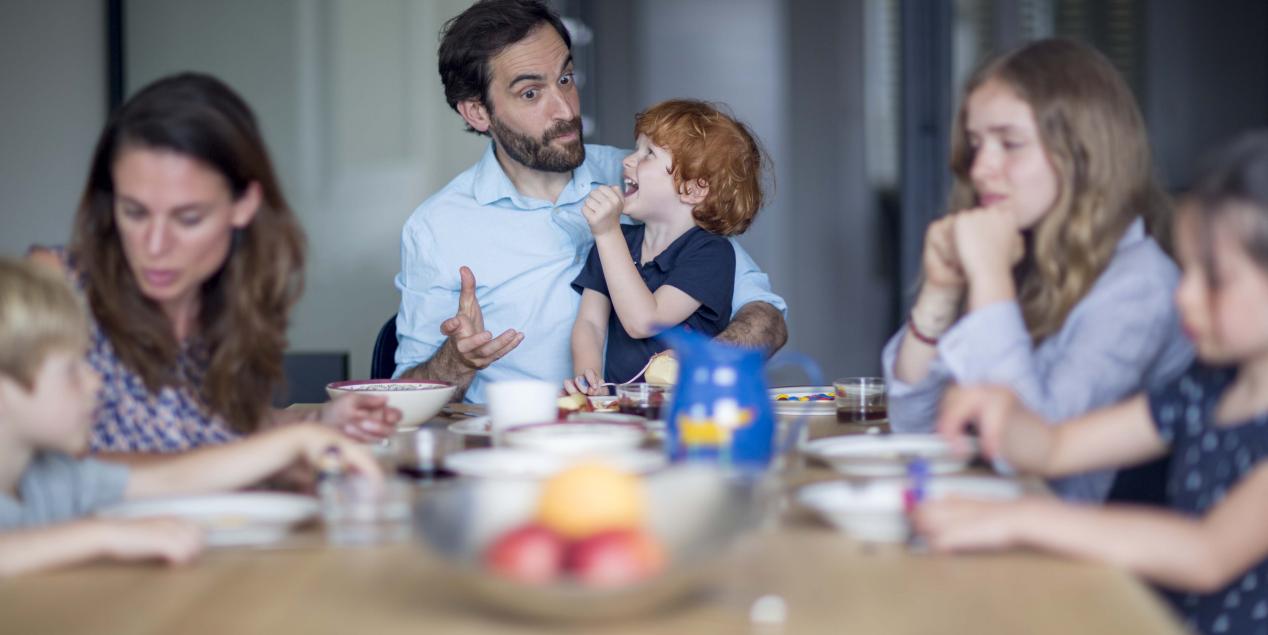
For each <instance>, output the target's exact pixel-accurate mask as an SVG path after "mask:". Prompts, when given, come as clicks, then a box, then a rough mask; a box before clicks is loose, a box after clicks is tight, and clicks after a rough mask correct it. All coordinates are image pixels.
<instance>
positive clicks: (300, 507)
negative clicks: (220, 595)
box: [97, 492, 320, 547]
mask: <svg viewBox="0 0 1268 635" xmlns="http://www.w3.org/2000/svg"><path fill="white" fill-rule="evenodd" d="M318 511H320V507H319V506H318V504H317V500H316V499H313V498H310V497H308V496H299V495H297V494H281V493H276V492H237V493H232V494H211V495H206V496H185V497H180V498H155V499H150V500H138V501H128V502H125V503H119V504H118V505H111V506H110V507H107V508H105V509H102V510H100V511H99V512H97V515H99V516H102V517H105V518H155V517H160V516H168V517H178V518H184V519H187V520H189V521H192V522H194V523H196V524H198V525H199V526H200V527H202V528H203V531H204V532H205V533H204V536H203V538H204V540H205V541H206V543H207V545H208V546H211V547H227V546H243V545H264V544H269V543H273V542H278V541H280V540H282V539H283V538H285V537H286V536H287V535H288V534H289V533H290V531H291V529H292V528H293V527H295V526H296V525H298V524H300V523H302V522H304V521H307V520H309V519H311V518H313V517H315V516H317V513H318Z"/></svg>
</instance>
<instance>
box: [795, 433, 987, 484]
mask: <svg viewBox="0 0 1268 635" xmlns="http://www.w3.org/2000/svg"><path fill="white" fill-rule="evenodd" d="M803 449H804V451H805V452H806V454H808V455H810V456H812V457H814V458H816V459H819V460H820V461H823V462H824V463H827V464H829V465H831V466H832V467H833V468H834V469H836V471H838V472H840V473H842V474H846V475H849V476H903V475H905V474H906V473H907V463H908V462H909V461H910V460H911V459H912V458H914V457H920V458H923V459H925V460H926V461H928V462H929V472H930V473H931V474H947V473H950V472H958V471H960V470H963V469H964V467H965V466H966V465H968V463H969V459H970V458H971V457H970V456H957V455H956V454H955V453H954V452H952V450H951V446H950V445H949V444H947V442H946V441H945V440H944V439H942V437H939V436H937V435H934V434H884V435H854V436H840V437H828V438H825V439H816V440H814V441H811V442H809V443H807V444H806V445H805V446H803Z"/></svg>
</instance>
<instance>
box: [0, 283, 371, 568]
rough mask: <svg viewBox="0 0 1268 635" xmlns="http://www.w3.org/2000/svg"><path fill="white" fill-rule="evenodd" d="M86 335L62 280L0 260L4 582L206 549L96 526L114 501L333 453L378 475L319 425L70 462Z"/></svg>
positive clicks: (221, 483)
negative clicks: (168, 453) (172, 450)
mask: <svg viewBox="0 0 1268 635" xmlns="http://www.w3.org/2000/svg"><path fill="white" fill-rule="evenodd" d="M87 336H88V331H87V322H86V319H85V317H84V313H83V310H82V308H81V307H80V306H79V303H78V301H77V300H76V298H75V296H74V294H73V293H72V291H71V290H70V289H69V288H68V287H67V286H66V284H65V283H64V282H63V281H62V280H60V279H59V278H57V277H56V276H55V275H54V274H52V273H50V272H46V271H44V270H42V269H40V268H38V267H36V266H33V265H30V264H25V263H19V262H15V261H12V260H5V259H0V576H4V575H13V574H17V573H23V572H27V571H33V570H39V569H46V568H51V567H55V566H61V565H67V564H72V563H77V562H84V561H88V560H95V559H98V558H112V559H120V560H135V559H155V558H157V559H161V560H165V561H167V562H171V563H182V562H187V561H189V560H191V559H192V558H193V557H194V556H196V555H197V554H198V552H199V551H200V550H201V547H202V538H201V534H200V532H199V530H198V529H197V527H195V526H193V525H191V524H189V523H187V522H184V521H180V520H175V519H150V520H105V519H96V518H92V514H93V513H94V512H95V511H96V510H97V509H100V508H101V507H103V506H106V505H110V504H112V503H115V502H118V501H121V500H127V499H136V498H146V497H152V496H163V495H175V494H196V493H203V492H212V491H217V490H229V489H235V488H239V487H243V486H245V485H249V484H251V483H255V482H257V481H259V480H261V479H263V478H266V477H268V476H271V475H273V474H275V473H277V472H278V471H280V470H282V469H283V468H286V467H288V466H290V465H291V464H293V463H296V462H300V461H307V462H308V463H310V464H311V463H312V462H314V461H315V460H316V459H317V458H318V457H319V456H321V455H323V454H324V453H326V452H327V450H328V449H329V448H331V447H335V448H338V449H339V452H338V454H339V455H341V456H342V457H344V460H345V461H347V463H348V466H349V467H350V468H352V469H354V470H356V471H358V472H361V473H363V474H365V475H366V476H368V477H369V478H371V479H374V480H377V479H379V478H381V475H380V473H379V470H378V467H377V465H376V464H375V462H374V460H373V458H372V457H371V456H370V455H369V453H368V452H366V450H365V449H364V448H362V447H360V446H358V445H357V444H356V443H354V442H352V441H349V440H347V439H345V438H343V437H342V436H340V435H339V434H337V433H335V432H333V431H330V430H327V429H325V428H322V427H320V426H316V425H302V426H301V425H297V426H289V427H284V428H278V429H274V430H271V431H269V432H265V433H262V434H258V435H255V436H253V437H251V438H249V439H246V440H244V441H240V442H238V443H234V444H230V445H224V446H218V447H211V448H206V449H202V450H197V451H194V452H190V453H187V454H184V455H181V456H178V457H175V458H163V459H154V460H153V461H148V462H145V463H142V464H138V465H132V466H123V465H119V464H113V463H106V462H102V461H97V460H94V459H89V458H77V457H78V456H79V455H80V454H82V453H83V452H84V450H85V449H86V447H87V439H88V430H89V427H90V425H91V423H92V411H93V408H94V407H95V404H96V397H97V390H98V389H99V388H100V386H101V379H100V377H98V375H97V373H96V371H94V370H93V369H92V367H91V366H89V365H88V363H87V362H86V360H85V352H86V347H87V343H88V339H87Z"/></svg>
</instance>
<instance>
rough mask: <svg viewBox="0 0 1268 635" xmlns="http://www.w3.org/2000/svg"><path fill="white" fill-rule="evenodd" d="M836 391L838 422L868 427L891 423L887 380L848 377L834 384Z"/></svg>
mask: <svg viewBox="0 0 1268 635" xmlns="http://www.w3.org/2000/svg"><path fill="white" fill-rule="evenodd" d="M832 386H833V389H834V390H835V391H836V402H837V421H838V422H840V423H854V424H860V425H867V426H879V425H886V424H888V423H889V410H888V408H887V405H886V401H885V380H884V379H882V378H880V377H846V378H844V379H838V380H836V381H835V382H832Z"/></svg>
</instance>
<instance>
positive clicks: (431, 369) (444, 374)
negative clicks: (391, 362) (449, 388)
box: [401, 339, 476, 401]
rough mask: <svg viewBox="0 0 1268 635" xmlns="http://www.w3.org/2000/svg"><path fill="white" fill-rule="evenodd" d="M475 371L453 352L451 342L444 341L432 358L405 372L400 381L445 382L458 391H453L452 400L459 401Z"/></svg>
mask: <svg viewBox="0 0 1268 635" xmlns="http://www.w3.org/2000/svg"><path fill="white" fill-rule="evenodd" d="M475 375H476V369H474V368H472V367H471V366H469V365H467V364H466V363H464V362H463V361H462V358H461V357H460V356H459V355H458V351H456V350H454V344H453V340H451V339H446V340H445V343H444V344H442V345H441V346H440V349H439V350H437V351H436V354H435V355H432V358H431V359H429V360H427V361H425V362H423V363H421V364H419V365H417V366H415V367H413V368H411V369H409V370H407V371H405V373H404V374H402V375H401V378H402V379H430V380H436V381H447V382H449V383H451V384H453V385H454V386H457V387H458V389H457V390H456V391H454V396H453V398H454V400H455V401H457V400H461V399H462V398H463V396H464V395H466V394H467V388H469V387H470V386H471V380H473V379H475Z"/></svg>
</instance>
